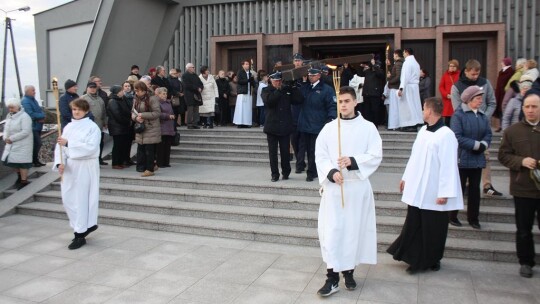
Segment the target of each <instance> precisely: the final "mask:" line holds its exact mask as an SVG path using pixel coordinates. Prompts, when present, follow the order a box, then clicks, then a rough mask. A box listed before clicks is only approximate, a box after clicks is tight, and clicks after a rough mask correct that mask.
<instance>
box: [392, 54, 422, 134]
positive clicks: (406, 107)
mask: <svg viewBox="0 0 540 304" xmlns="http://www.w3.org/2000/svg"><path fill="white" fill-rule="evenodd" d="M419 83H420V65H419V64H418V62H417V61H416V59H415V58H414V55H409V56H407V58H405V61H404V62H403V67H402V68H401V77H400V85H399V88H400V89H403V92H402V95H401V98H399V103H398V104H399V126H400V127H410V126H415V125H417V124H423V123H424V120H423V118H422V103H421V101H420V88H419V86H418V84H419Z"/></svg>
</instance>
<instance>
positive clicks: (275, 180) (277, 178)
mask: <svg viewBox="0 0 540 304" xmlns="http://www.w3.org/2000/svg"><path fill="white" fill-rule="evenodd" d="M278 180H279V176H274V177H272V179H271V181H272V182H277V181H278Z"/></svg>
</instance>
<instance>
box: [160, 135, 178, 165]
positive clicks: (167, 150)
mask: <svg viewBox="0 0 540 304" xmlns="http://www.w3.org/2000/svg"><path fill="white" fill-rule="evenodd" d="M173 139H174V135H161V142H160V143H159V144H157V152H156V163H157V165H158V167H165V166H169V165H170V164H171V146H172V142H173Z"/></svg>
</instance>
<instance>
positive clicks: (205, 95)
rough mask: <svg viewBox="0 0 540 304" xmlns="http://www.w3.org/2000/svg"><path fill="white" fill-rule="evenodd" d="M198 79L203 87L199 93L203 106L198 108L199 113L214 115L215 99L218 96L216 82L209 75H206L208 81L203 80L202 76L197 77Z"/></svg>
mask: <svg viewBox="0 0 540 304" xmlns="http://www.w3.org/2000/svg"><path fill="white" fill-rule="evenodd" d="M199 79H200V80H201V82H202V84H203V86H204V89H203V90H202V92H201V96H202V100H203V105H202V106H199V113H200V114H207V113H214V111H215V110H216V98H217V97H218V96H219V93H218V86H217V83H216V80H215V79H214V76H212V75H210V74H208V79H204V77H203V76H202V75H199Z"/></svg>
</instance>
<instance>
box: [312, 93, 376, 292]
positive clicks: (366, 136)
mask: <svg viewBox="0 0 540 304" xmlns="http://www.w3.org/2000/svg"><path fill="white" fill-rule="evenodd" d="M338 100H339V104H338V106H339V107H340V111H341V151H342V153H341V154H342V156H341V157H339V154H338V123H337V122H338V121H337V120H333V121H332V122H330V123H328V124H326V125H325V126H324V128H323V129H322V130H321V132H320V134H319V136H318V137H317V142H316V146H315V161H316V164H317V171H318V172H317V173H318V176H319V183H320V184H321V186H322V189H321V190H322V199H321V205H320V207H319V223H318V226H319V227H318V232H319V242H320V244H321V251H322V257H323V260H324V262H325V263H326V268H327V274H326V277H327V280H326V283H325V284H324V286H323V287H322V288H321V289H320V290H319V292H318V294H319V295H320V296H329V295H331V294H333V293H335V292H337V291H339V284H338V283H339V272H342V274H343V277H344V279H345V287H346V288H347V289H349V290H352V289H355V288H356V282H355V280H354V277H353V272H354V268H355V266H356V265H359V264H376V263H377V231H376V222H375V201H374V199H373V190H372V188H371V183H370V182H369V177H370V176H371V174H373V173H374V172H375V170H377V168H378V167H379V165H380V163H381V160H382V141H381V137H380V135H379V132H378V131H377V128H375V125H374V124H373V123H371V122H369V121H367V120H365V119H364V118H363V117H362V115H361V114H360V113H359V112H355V111H354V107H355V106H356V105H357V101H356V93H355V90H354V88H352V87H342V88H341V89H340V92H339V96H338ZM339 168H341V169H342V172H341V173H340V172H339ZM341 185H343V193H344V195H343V197H344V206H343V207H342V201H341V198H342V196H341V190H340V187H341Z"/></svg>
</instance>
